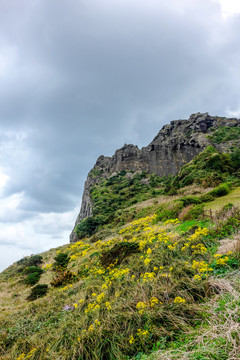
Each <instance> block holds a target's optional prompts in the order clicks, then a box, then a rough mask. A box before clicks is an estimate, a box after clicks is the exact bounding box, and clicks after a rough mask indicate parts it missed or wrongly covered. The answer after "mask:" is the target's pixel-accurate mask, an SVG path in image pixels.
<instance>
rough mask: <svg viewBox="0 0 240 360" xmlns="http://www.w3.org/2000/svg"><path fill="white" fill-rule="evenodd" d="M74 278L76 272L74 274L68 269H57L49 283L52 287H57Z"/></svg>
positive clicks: (70, 281) (72, 280)
mask: <svg viewBox="0 0 240 360" xmlns="http://www.w3.org/2000/svg"><path fill="white" fill-rule="evenodd" d="M75 280H76V274H74V273H73V272H72V271H70V270H65V271H63V270H62V271H61V270H60V271H58V272H57V273H56V276H55V277H54V278H53V280H52V282H51V285H52V286H53V287H59V286H62V285H66V284H69V283H72V282H74V281H75Z"/></svg>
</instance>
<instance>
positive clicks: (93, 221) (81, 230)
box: [75, 216, 105, 239]
mask: <svg viewBox="0 0 240 360" xmlns="http://www.w3.org/2000/svg"><path fill="white" fill-rule="evenodd" d="M104 223H105V221H104V220H103V218H100V217H94V216H91V217H89V218H87V219H84V220H83V221H81V222H80V223H79V224H78V225H77V226H76V229H75V232H76V234H77V236H78V238H79V239H82V238H84V237H86V236H92V235H93V234H94V233H95V232H96V231H97V230H98V227H99V225H103V224H104Z"/></svg>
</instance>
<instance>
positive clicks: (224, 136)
mask: <svg viewBox="0 0 240 360" xmlns="http://www.w3.org/2000/svg"><path fill="white" fill-rule="evenodd" d="M239 137H240V127H229V126H222V127H219V128H217V129H216V130H215V131H214V133H213V134H212V135H209V136H208V138H209V139H210V140H212V142H214V143H216V144H220V143H222V142H226V141H230V140H235V139H238V138H239Z"/></svg>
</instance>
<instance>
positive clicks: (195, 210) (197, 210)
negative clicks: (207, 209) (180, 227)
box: [182, 204, 204, 221]
mask: <svg viewBox="0 0 240 360" xmlns="http://www.w3.org/2000/svg"><path fill="white" fill-rule="evenodd" d="M203 208H204V204H199V205H195V206H193V207H191V208H190V209H189V211H188V212H187V213H186V214H185V215H184V217H183V219H182V220H183V221H185V220H194V219H198V218H199V216H200V215H202V214H203Z"/></svg>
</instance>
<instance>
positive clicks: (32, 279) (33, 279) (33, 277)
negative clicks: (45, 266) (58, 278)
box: [24, 272, 41, 285]
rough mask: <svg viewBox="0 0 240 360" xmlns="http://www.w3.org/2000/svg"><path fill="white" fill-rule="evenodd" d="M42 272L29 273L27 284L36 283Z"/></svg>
mask: <svg viewBox="0 0 240 360" xmlns="http://www.w3.org/2000/svg"><path fill="white" fill-rule="evenodd" d="M40 276H41V274H40V273H39V272H34V273H31V274H29V275H28V276H27V277H26V279H25V280H24V282H25V284H27V285H35V284H36V283H37V282H38V281H39V280H40Z"/></svg>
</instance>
